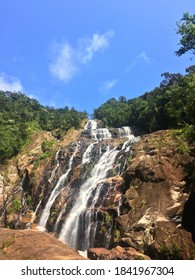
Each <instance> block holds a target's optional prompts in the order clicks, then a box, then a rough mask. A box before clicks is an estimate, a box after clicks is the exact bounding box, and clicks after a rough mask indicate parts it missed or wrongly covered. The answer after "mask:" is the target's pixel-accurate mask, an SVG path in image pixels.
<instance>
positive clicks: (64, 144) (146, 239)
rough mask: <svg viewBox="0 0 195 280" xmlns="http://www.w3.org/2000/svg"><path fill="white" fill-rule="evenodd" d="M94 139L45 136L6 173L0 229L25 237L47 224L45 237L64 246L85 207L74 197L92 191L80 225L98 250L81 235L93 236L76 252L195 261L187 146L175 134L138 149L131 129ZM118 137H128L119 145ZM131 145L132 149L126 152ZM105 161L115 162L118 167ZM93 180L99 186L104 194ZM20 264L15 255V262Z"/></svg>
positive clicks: (146, 140)
mask: <svg viewBox="0 0 195 280" xmlns="http://www.w3.org/2000/svg"><path fill="white" fill-rule="evenodd" d="M88 131H91V135H89V134H86V130H84V131H70V132H69V133H68V134H67V135H66V136H65V138H64V140H63V141H56V140H55V139H54V137H53V136H52V135H51V134H49V133H45V132H44V133H42V134H40V133H39V134H38V135H39V136H38V135H37V137H36V138H34V141H33V142H31V144H29V146H28V147H27V149H26V150H25V151H24V152H23V154H21V155H19V156H18V157H17V158H16V159H15V160H14V161H10V162H8V165H7V166H6V167H5V166H3V167H1V176H0V186H1V188H0V196H1V211H0V217H1V226H2V227H9V228H13V229H25V228H27V227H32V226H33V227H34V226H35V225H36V224H37V225H38V223H39V225H40V221H41V217H44V219H45V221H46V222H45V223H42V225H43V227H44V230H47V231H49V232H54V233H55V236H56V237H57V238H59V237H60V233H61V229H62V228H63V227H64V221H67V220H68V219H69V220H68V224H66V227H64V228H66V229H67V228H68V226H70V229H71V230H72V231H74V228H75V227H74V228H71V223H70V213H71V209H74V210H75V209H76V208H74V207H79V206H80V205H81V203H80V204H76V197H78V196H79V193H80V192H81V190H83V191H84V190H87V188H88V189H89V188H92V187H93V188H92V189H91V192H90V195H89V193H88V192H86V193H85V195H89V197H88V199H87V201H88V202H87V204H86V205H85V207H86V209H85V208H83V209H81V211H80V214H79V217H80V218H79V219H78V220H75V221H77V222H76V223H78V228H79V227H80V226H82V225H85V226H87V228H88V227H89V225H90V224H92V229H91V231H90V232H89V233H88V234H89V235H88V237H89V238H88V239H94V238H95V241H96V242H95V243H93V242H94V241H93V240H92V241H90V242H89V243H88V241H87V242H86V240H85V241H82V240H83V235H82V234H81V233H82V230H83V232H86V230H87V228H83V229H82V230H81V228H80V230H79V232H80V235H79V236H77V235H75V236H76V237H75V238H74V240H73V241H74V244H75V242H76V244H77V245H76V249H86V248H87V249H88V256H89V258H91V259H94V258H95V259H144V258H146V259H147V258H152V259H194V258H195V255H194V252H195V246H194V243H193V240H192V237H191V234H190V232H194V224H193V222H192V220H194V219H193V217H194V216H193V215H194V212H193V211H194V210H193V209H194V208H193V207H194V206H193V205H194V203H193V201H194V200H193V197H192V196H193V195H192V194H191V195H190V193H191V191H192V189H193V182H192V181H193V180H192V179H191V178H192V177H193V174H192V173H193V172H191V171H190V172H191V173H190V176H189V172H186V170H188V168H187V167H188V166H193V163H194V157H193V153H191V152H190V151H192V150H193V146H192V147H191V148H190V147H189V146H188V145H187V143H185V142H183V141H182V142H181V139H180V138H179V137H178V136H177V133H175V132H173V131H159V132H156V133H152V134H149V135H145V136H142V137H141V138H140V140H139V141H135V143H134V144H132V141H130V142H131V143H130V142H128V141H129V140H130V138H128V137H129V135H128V134H126V132H125V129H123V130H120V129H118V130H111V131H110V132H108V131H107V130H104V129H100V130H98V131H96V130H94V128H93V129H92V130H88ZM94 131H95V134H94ZM122 132H123V135H122V134H121V133H122ZM119 134H120V136H123V137H119V138H118V136H117V135H119ZM89 136H90V137H89ZM127 136H128V137H127ZM93 137H94V139H93ZM97 137H100V138H101V137H102V139H101V141H99V139H97ZM104 137H105V139H103V138H104ZM90 138H91V139H92V140H93V141H92V140H90ZM35 139H36V141H35ZM46 140H47V141H49V142H52V148H51V149H50V150H49V154H48V153H46V152H45V150H44V149H43V145H42V143H43V141H46ZM131 140H132V138H131ZM91 141H92V142H91ZM127 142H128V145H130V144H131V145H130V146H128V145H127V146H125V144H124V143H127ZM108 144H109V149H108ZM128 147H130V148H128ZM106 156H107V157H106ZM101 160H102V161H101ZM100 161H101V166H103V167H104V168H103V169H105V170H106V175H105V176H103V177H102V176H100V175H98V174H99V173H98V172H100V170H101V172H104V171H105V170H102V169H101V168H100V165H98V162H100ZM106 161H107V162H108V161H109V162H110V161H113V162H112V165H110V166H109V165H107V164H106ZM97 167H98V168H99V169H98V168H97ZM190 170H193V168H190ZM96 171H97V173H94V172H96ZM98 176H99V177H98ZM91 178H93V180H92V181H90V180H91ZM95 178H98V180H99V181H98V183H97V182H96V183H97V186H101V187H100V188H98V189H97V188H96V185H94V179H95ZM66 180H67V181H66ZM86 182H87V183H86ZM62 183H63V184H62ZM56 189H57V190H58V192H57V193H56V192H55V190H56ZM97 190H98V191H97ZM82 203H83V202H82ZM82 205H83V204H82ZM189 205H190V206H189ZM92 206H93V211H91V209H92ZM82 207H83V206H82ZM87 207H88V208H87ZM46 208H47V211H46V210H45V209H46ZM184 209H185V211H184ZM44 211H45V212H44ZM184 212H185V213H187V214H185V215H184V214H183V213H184ZM189 213H190V215H189ZM44 215H45V216H44ZM71 215H72V214H71ZM182 215H183V219H182ZM45 217H46V218H45ZM186 217H187V218H186ZM189 217H190V219H189ZM44 219H43V220H44ZM76 223H75V225H76ZM33 224H34V225H33ZM73 224H74V222H73ZM184 228H185V229H184ZM94 229H95V231H94ZM187 230H188V231H189V232H188V231H187ZM65 232H66V231H65ZM65 232H64V233H63V234H62V235H61V236H64V235H65V234H66V233H65ZM14 234H15V232H14ZM20 234H21V233H20ZM40 234H44V233H40ZM37 236H38V235H37ZM193 236H194V235H193ZM3 238H5V237H3ZM38 238H39V237H38ZM53 238H54V237H53ZM18 240H21V239H18ZM75 240H76V241H75ZM73 241H71V240H70V244H71V242H73ZM2 242H3V241H2ZM18 242H20V241H18ZM26 242H28V241H26ZM52 242H54V241H52ZM59 242H60V241H59ZM21 243H22V242H21ZM54 243H55V242H54ZM54 243H53V244H54ZM70 244H69V245H70ZM21 245H22V244H21ZM91 247H99V248H91ZM101 247H104V248H101ZM10 248H11V247H10ZM13 252H14V251H13ZM56 254H57V253H56ZM59 254H61V253H59ZM146 255H147V256H146ZM10 256H11V255H10ZM10 256H8V257H7V258H10ZM22 256H23V255H22V254H21V256H19V255H17V256H16V257H14V253H13V255H12V257H13V259H15V258H20V257H21V258H22ZM50 257H51V258H52V254H50ZM66 257H67V256H66ZM29 258H31V257H30V256H29ZM36 258H41V256H39V255H37V256H36ZM53 258H54V259H55V258H56V255H55V256H54V255H53ZM67 258H68V257H67ZM70 258H72V257H71V256H70Z"/></svg>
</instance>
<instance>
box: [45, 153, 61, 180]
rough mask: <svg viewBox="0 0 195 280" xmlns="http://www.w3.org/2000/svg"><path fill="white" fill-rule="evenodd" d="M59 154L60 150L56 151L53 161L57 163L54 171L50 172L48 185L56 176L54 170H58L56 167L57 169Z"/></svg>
mask: <svg viewBox="0 0 195 280" xmlns="http://www.w3.org/2000/svg"><path fill="white" fill-rule="evenodd" d="M59 152H60V150H58V151H57V153H56V155H55V161H56V162H57V164H56V167H55V168H54V170H53V171H52V173H51V176H50V178H49V180H48V182H49V183H51V182H52V181H53V179H54V177H55V174H56V170H57V169H58V167H59V165H60V163H59V159H58V157H59Z"/></svg>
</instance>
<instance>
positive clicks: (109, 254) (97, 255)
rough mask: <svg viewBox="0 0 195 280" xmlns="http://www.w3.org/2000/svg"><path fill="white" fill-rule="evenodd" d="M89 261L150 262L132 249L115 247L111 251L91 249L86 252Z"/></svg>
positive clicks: (146, 257)
mask: <svg viewBox="0 0 195 280" xmlns="http://www.w3.org/2000/svg"><path fill="white" fill-rule="evenodd" d="M88 257H89V259H91V260H150V258H149V257H148V256H146V255H144V254H141V253H139V252H137V251H136V250H135V249H134V248H130V247H126V248H123V247H121V246H117V247H115V248H113V249H110V250H108V249H105V248H91V249H89V250H88Z"/></svg>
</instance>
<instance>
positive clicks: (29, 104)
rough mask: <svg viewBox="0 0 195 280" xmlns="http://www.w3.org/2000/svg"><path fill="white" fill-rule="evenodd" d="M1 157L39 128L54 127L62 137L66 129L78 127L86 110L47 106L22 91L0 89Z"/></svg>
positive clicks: (22, 142) (18, 146) (14, 152)
mask: <svg viewBox="0 0 195 280" xmlns="http://www.w3.org/2000/svg"><path fill="white" fill-rule="evenodd" d="M0 104H1V106H0V161H1V162H2V161H4V160H6V159H8V158H11V157H12V156H14V155H16V154H17V153H18V152H19V151H20V149H21V147H22V146H23V145H24V144H25V142H26V140H27V138H28V136H29V135H30V134H31V132H32V131H34V130H36V129H44V130H48V131H53V133H54V134H55V136H56V137H60V135H62V134H63V133H64V132H65V131H67V130H68V129H70V128H72V127H74V128H79V126H80V123H81V121H82V120H83V119H85V118H87V113H86V112H78V111H77V110H75V109H74V108H71V109H69V108H68V107H65V108H61V109H55V108H52V107H44V106H42V105H40V104H39V102H38V101H37V100H35V99H32V98H29V97H28V96H26V95H24V94H22V93H20V92H4V91H0Z"/></svg>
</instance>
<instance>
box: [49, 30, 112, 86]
mask: <svg viewBox="0 0 195 280" xmlns="http://www.w3.org/2000/svg"><path fill="white" fill-rule="evenodd" d="M113 35H114V32H113V31H109V32H106V33H103V34H98V33H95V34H93V36H92V37H91V38H80V39H78V42H77V47H76V48H74V47H72V46H71V45H70V44H69V43H67V42H66V43H64V44H60V45H57V47H56V46H55V52H54V55H53V58H52V62H51V64H50V65H49V70H50V73H51V74H52V75H53V76H54V77H56V78H58V79H60V80H61V81H63V82H65V83H68V82H69V81H70V80H71V79H72V78H73V77H74V75H75V74H76V73H77V72H78V71H79V70H80V69H81V67H82V65H84V64H86V63H89V62H90V61H91V60H92V59H93V57H94V55H95V54H96V53H98V52H103V51H104V50H105V49H106V48H107V47H108V46H109V42H110V39H111V38H112V37H113Z"/></svg>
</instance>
